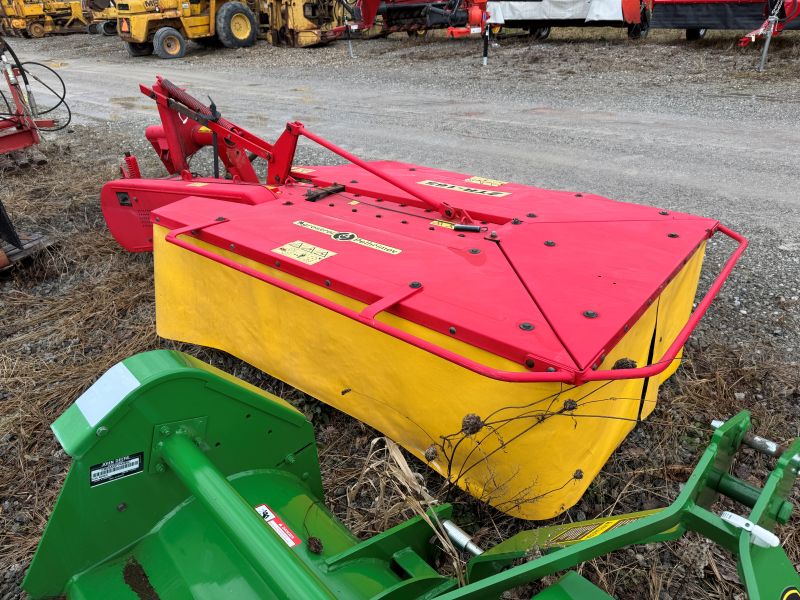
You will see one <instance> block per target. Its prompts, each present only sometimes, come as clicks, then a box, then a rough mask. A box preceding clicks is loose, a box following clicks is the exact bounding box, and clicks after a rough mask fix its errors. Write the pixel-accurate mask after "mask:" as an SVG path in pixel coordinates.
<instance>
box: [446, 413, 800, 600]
mask: <svg viewBox="0 0 800 600" xmlns="http://www.w3.org/2000/svg"><path fill="white" fill-rule="evenodd" d="M749 428H750V416H749V414H748V413H746V412H742V413H740V414H738V415H736V416H735V417H733V418H732V419H730V420H729V421H727V422H726V423H725V424H724V425H723V426H721V427H720V428H719V429H717V431H716V432H715V433H714V435H713V437H712V440H711V443H710V444H709V446H708V448H707V449H706V451H705V453H704V454H703V456H702V457H701V458H700V461H699V462H698V464H697V466H696V467H695V470H694V471H693V472H692V475H691V477H690V478H689V481H688V482H687V483H686V485H685V486H684V489H683V491H682V492H681V494H680V495H679V496H678V498H677V500H675V502H673V503H672V504H671V505H670V506H668V507H667V508H664V509H662V510H660V511H657V512H654V513H653V514H650V515H647V516H640V517H639V518H637V519H635V520H634V521H632V522H630V523H628V524H625V525H623V526H621V527H613V528H610V529H608V530H607V531H606V532H604V533H602V534H600V535H598V536H593V537H589V538H588V539H584V540H582V541H580V542H578V543H576V544H574V545H572V546H569V547H564V548H561V549H559V550H556V551H554V552H552V553H549V554H545V555H544V556H542V557H540V558H538V559H535V560H532V561H530V562H527V563H525V564H523V565H519V566H517V567H514V568H511V569H508V570H506V571H503V572H499V571H500V570H501V569H502V568H505V567H508V566H509V565H510V562H511V561H512V560H514V559H518V558H520V557H522V556H526V555H531V554H533V553H535V552H536V551H537V550H541V548H540V547H537V546H535V545H534V546H531V545H530V541H531V537H530V536H529V535H528V534H527V532H523V533H521V534H518V535H517V536H514V537H512V538H510V539H509V540H507V541H506V542H504V543H503V544H500V545H499V546H497V547H496V549H494V550H497V552H495V551H494V550H489V551H487V552H485V553H484V554H482V555H480V556H477V557H475V558H473V559H472V560H471V561H470V564H469V565H468V574H469V579H470V581H471V583H470V584H469V585H467V586H465V587H462V588H460V589H458V590H455V591H453V592H450V593H448V594H445V595H444V596H442V597H441V600H444V599H447V600H455V599H457V598H458V599H461V598H496V597H498V596H499V595H500V594H501V593H502V591H504V590H507V589H509V588H511V587H516V586H519V585H523V584H525V583H528V582H531V581H537V580H539V579H541V578H542V577H545V576H547V575H553V574H555V573H558V572H560V571H563V570H565V569H569V568H572V567H574V566H575V565H577V564H580V563H581V562H583V561H586V560H589V559H592V558H596V557H598V556H602V555H603V554H607V553H609V552H613V551H614V550H618V549H620V548H623V547H625V546H629V545H632V544H641V543H647V542H649V541H651V540H652V539H653V537H654V536H659V535H664V534H665V533H667V532H670V531H673V530H674V529H675V528H678V529H679V530H681V531H683V530H691V531H697V532H699V533H700V534H701V535H704V536H705V537H707V538H709V539H711V540H713V541H714V542H716V543H717V544H719V545H721V546H722V547H724V548H725V549H727V550H728V551H729V552H731V553H732V554H734V556H735V557H736V559H737V564H738V567H739V572H740V576H741V577H742V581H743V583H744V584H745V586H746V588H747V591H748V595H749V596H750V598H751V600H755V599H759V600H760V599H761V598H765V599H766V598H768V597H773V598H778V597H779V595H778V594H779V592H780V591H781V590H783V589H785V588H788V587H792V586H800V576H799V575H798V574H797V571H796V570H795V569H794V567H793V566H792V565H791V563H790V561H789V560H788V558H787V557H786V554H785V553H784V552H783V550H782V548H780V547H776V548H760V547H758V546H755V545H754V544H753V543H751V542H750V534H749V533H747V532H745V531H743V530H741V529H738V528H736V527H734V526H732V525H731V524H729V523H727V522H725V521H723V520H722V519H721V518H720V516H718V515H717V514H716V513H714V512H713V511H712V510H711V509H712V506H713V505H714V502H715V501H716V500H717V498H718V496H719V495H720V493H721V491H722V490H721V489H720V488H722V489H724V490H736V492H735V493H737V495H739V496H740V499H741V500H746V501H747V502H748V503H749V502H750V500H752V498H751V497H750V495H749V494H748V493H742V492H741V491H742V490H743V489H745V488H746V485H744V482H741V481H739V480H736V479H735V478H733V477H732V476H728V475H727V474H728V472H729V470H730V468H731V466H732V463H733V458H734V456H735V455H736V452H737V451H738V450H739V447H740V445H741V444H742V441H743V439H744V435H745V433H747V431H748V430H749ZM798 466H800V439H798V440H795V441H794V443H793V444H792V445H791V446H789V448H788V449H787V450H786V451H785V452H784V453H783V455H782V456H781V458H780V459H779V460H778V463H777V466H776V468H775V470H774V471H773V472H772V474H771V475H770V476H769V478H768V481H767V485H766V486H765V487H764V488H763V489H762V490H760V491H759V496H758V500H757V501H756V502H755V508H754V509H753V510H752V511H751V512H750V514H749V516H748V519H749V520H750V521H751V522H753V523H755V524H757V525H760V526H762V527H765V528H766V529H768V530H772V529H773V528H774V525H775V523H776V522H781V521H780V520H779V519H784V521H783V522H785V518H786V517H788V514H787V505H788V506H791V505H789V504H788V500H787V497H788V495H789V493H790V491H791V487H792V485H793V484H794V481H795V479H796V477H797V474H798ZM723 475H726V476H727V477H725V478H723ZM721 481H724V483H723V484H722V485H721V484H720V482H721ZM750 487H751V486H750ZM619 518H620V517H611V519H619ZM745 538H746V540H745ZM536 541H538V540H534V543H536ZM545 550H547V548H545ZM765 557H769V558H765ZM773 559H774V560H773ZM491 573H493V574H491ZM770 594H775V595H773V596H770Z"/></svg>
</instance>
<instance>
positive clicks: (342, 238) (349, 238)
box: [294, 221, 402, 254]
mask: <svg viewBox="0 0 800 600" xmlns="http://www.w3.org/2000/svg"><path fill="white" fill-rule="evenodd" d="M294 225H297V226H298V227H305V228H306V229H310V230H311V231H316V232H318V233H324V234H326V235H329V236H331V238H332V239H334V240H336V241H337V242H352V243H354V244H358V245H359V246H364V247H365V248H372V249H373V250H378V251H380V252H385V253H386V254H400V252H402V250H399V249H397V248H392V247H391V246H387V245H386V244H381V243H380V242H373V241H372V240H365V239H364V238H362V237H358V235H356V234H355V233H352V232H350V231H336V230H335V229H330V228H329V227H323V226H322V225H315V224H314V223H309V222H308V221H295V222H294Z"/></svg>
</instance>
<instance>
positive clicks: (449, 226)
mask: <svg viewBox="0 0 800 600" xmlns="http://www.w3.org/2000/svg"><path fill="white" fill-rule="evenodd" d="M431 225H436V227H445V228H447V229H455V228H456V225H455V223H451V222H450V221H431Z"/></svg>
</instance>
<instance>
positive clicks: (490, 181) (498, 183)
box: [464, 175, 508, 187]
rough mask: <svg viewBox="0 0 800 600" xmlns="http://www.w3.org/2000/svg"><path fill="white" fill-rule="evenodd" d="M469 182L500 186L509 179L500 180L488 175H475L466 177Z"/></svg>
mask: <svg viewBox="0 0 800 600" xmlns="http://www.w3.org/2000/svg"><path fill="white" fill-rule="evenodd" d="M464 181H466V182H467V183H477V184H478V185H485V186H488V187H500V186H501V185H505V184H507V183H508V182H507V181H499V180H497V179H487V178H486V177H478V176H477V175H475V176H473V177H468V178H467V179H465V180H464Z"/></svg>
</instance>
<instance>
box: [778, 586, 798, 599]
mask: <svg viewBox="0 0 800 600" xmlns="http://www.w3.org/2000/svg"><path fill="white" fill-rule="evenodd" d="M781 600H800V590H798V589H797V588H796V587H794V586H792V587H788V588H786V589H785V590H783V591H782V592H781Z"/></svg>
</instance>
